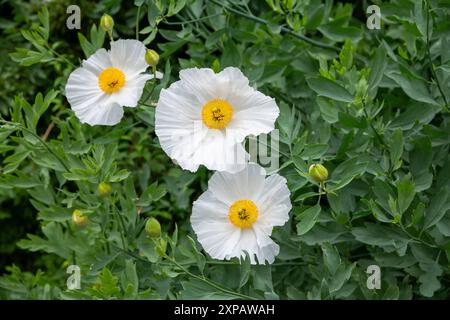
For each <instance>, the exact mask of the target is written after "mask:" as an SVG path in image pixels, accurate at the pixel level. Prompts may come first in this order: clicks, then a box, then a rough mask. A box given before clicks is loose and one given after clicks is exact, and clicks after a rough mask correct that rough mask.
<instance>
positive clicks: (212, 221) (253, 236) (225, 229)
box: [191, 164, 292, 264]
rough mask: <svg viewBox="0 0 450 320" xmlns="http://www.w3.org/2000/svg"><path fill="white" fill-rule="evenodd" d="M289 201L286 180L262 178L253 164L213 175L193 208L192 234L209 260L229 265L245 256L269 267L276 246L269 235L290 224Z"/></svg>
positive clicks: (272, 176)
mask: <svg viewBox="0 0 450 320" xmlns="http://www.w3.org/2000/svg"><path fill="white" fill-rule="evenodd" d="M289 197H290V192H289V189H288V187H287V185H286V179H285V178H284V177H281V176H279V175H278V174H274V175H270V176H268V177H266V173H265V170H264V169H263V168H262V167H260V166H259V165H257V164H248V165H247V166H246V168H245V169H244V170H242V171H240V172H238V173H236V174H231V173H228V172H216V173H214V175H213V176H212V177H211V179H210V180H209V182H208V190H207V191H206V192H204V193H203V194H202V195H201V196H200V198H199V199H198V200H197V201H195V202H194V204H193V208H192V216H191V224H192V228H193V229H194V231H195V233H196V234H197V239H198V241H199V242H200V244H201V245H202V246H203V248H204V249H205V251H206V252H207V253H208V254H209V255H210V256H211V257H212V258H215V259H220V260H223V259H226V260H229V259H230V258H233V257H238V258H239V257H244V256H245V252H247V253H248V254H249V256H250V262H251V263H252V264H255V263H256V262H258V263H260V264H264V263H265V261H268V262H269V263H273V261H274V259H275V256H276V255H278V253H279V246H278V245H277V244H276V243H275V242H274V241H273V240H272V239H271V238H270V235H271V234H272V228H273V227H274V226H282V225H284V224H285V223H286V221H288V220H289V211H290V210H291V208H292V205H291V201H290V198H289ZM255 256H256V260H257V261H256V260H255Z"/></svg>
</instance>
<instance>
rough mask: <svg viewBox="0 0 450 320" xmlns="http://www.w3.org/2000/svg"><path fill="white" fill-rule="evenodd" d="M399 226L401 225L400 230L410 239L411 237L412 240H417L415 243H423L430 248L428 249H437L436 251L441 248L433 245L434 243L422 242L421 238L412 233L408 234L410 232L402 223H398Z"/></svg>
mask: <svg viewBox="0 0 450 320" xmlns="http://www.w3.org/2000/svg"><path fill="white" fill-rule="evenodd" d="M398 225H399V227H400V229H402V231H403V232H404V233H405V234H406V235H407V236H408V237H410V238H411V239H413V240H415V241H417V242H419V243H422V244H424V245H426V246H428V247H430V248H435V249H438V248H439V247H438V246H436V245H434V244H432V243H428V242H426V241H424V240H422V239H421V238H419V237H416V236H414V235H412V234H411V233H410V232H408V230H406V228H405V226H404V225H403V223H402V222H401V221H400V222H399V223H398Z"/></svg>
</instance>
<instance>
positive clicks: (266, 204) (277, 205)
mask: <svg viewBox="0 0 450 320" xmlns="http://www.w3.org/2000/svg"><path fill="white" fill-rule="evenodd" d="M256 204H257V206H258V209H259V212H260V220H262V221H265V222H266V223H268V224H270V225H272V226H282V225H284V224H285V223H286V221H288V220H289V211H291V209H292V204H291V200H290V192H289V189H288V187H287V181H286V178H284V177H282V176H279V175H277V174H275V175H271V176H269V177H268V178H267V179H266V180H265V182H264V188H263V189H262V192H261V193H260V194H259V197H258V198H257V199H256Z"/></svg>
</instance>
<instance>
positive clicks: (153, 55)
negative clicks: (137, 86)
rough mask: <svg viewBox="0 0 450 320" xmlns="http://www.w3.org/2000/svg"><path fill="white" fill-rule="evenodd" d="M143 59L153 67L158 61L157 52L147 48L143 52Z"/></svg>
mask: <svg viewBox="0 0 450 320" xmlns="http://www.w3.org/2000/svg"><path fill="white" fill-rule="evenodd" d="M145 61H147V63H148V65H149V66H151V67H153V68H154V67H156V65H157V64H158V62H159V54H158V53H157V52H156V51H155V50H152V49H147V51H146V52H145Z"/></svg>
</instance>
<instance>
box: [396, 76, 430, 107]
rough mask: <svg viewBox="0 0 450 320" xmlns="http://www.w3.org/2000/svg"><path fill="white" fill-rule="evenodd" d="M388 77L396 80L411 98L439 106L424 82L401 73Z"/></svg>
mask: <svg viewBox="0 0 450 320" xmlns="http://www.w3.org/2000/svg"><path fill="white" fill-rule="evenodd" d="M387 76H388V77H389V78H391V79H392V80H394V81H395V82H396V83H397V84H398V85H399V86H400V87H401V88H402V89H403V91H404V92H405V93H406V94H407V95H408V96H409V97H410V98H412V99H414V100H416V101H420V102H424V103H428V104H431V105H438V103H437V102H436V100H434V99H433V98H432V97H431V95H430V93H429V91H428V88H427V86H426V83H425V81H424V80H422V79H417V78H413V77H412V76H410V75H406V74H402V73H399V72H390V73H388V74H387Z"/></svg>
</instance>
